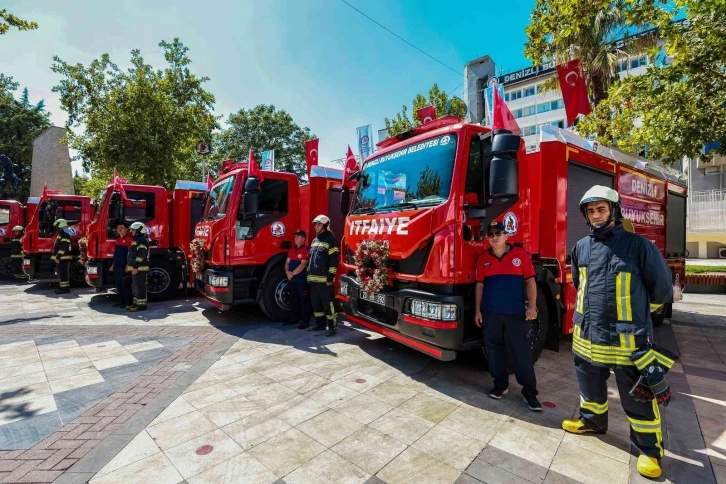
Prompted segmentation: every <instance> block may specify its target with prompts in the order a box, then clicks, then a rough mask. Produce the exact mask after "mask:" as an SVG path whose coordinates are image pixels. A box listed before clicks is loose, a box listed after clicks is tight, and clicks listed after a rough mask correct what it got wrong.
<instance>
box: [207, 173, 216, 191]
mask: <svg viewBox="0 0 726 484" xmlns="http://www.w3.org/2000/svg"><path fill="white" fill-rule="evenodd" d="M213 184H214V183H213V181H212V174H211V173H207V191H210V190H211V189H212V185H213Z"/></svg>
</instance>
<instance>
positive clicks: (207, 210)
mask: <svg viewBox="0 0 726 484" xmlns="http://www.w3.org/2000/svg"><path fill="white" fill-rule="evenodd" d="M234 179H235V176H230V177H228V178H225V179H224V180H222V181H221V182H219V183H217V184H216V185H214V186H213V187H212V189H211V190H210V191H209V195H208V196H207V203H206V205H205V206H204V215H203V216H202V218H204V219H207V218H209V219H219V218H222V217H224V214H225V213H227V207H228V206H229V199H230V197H231V196H232V189H233V188H234Z"/></svg>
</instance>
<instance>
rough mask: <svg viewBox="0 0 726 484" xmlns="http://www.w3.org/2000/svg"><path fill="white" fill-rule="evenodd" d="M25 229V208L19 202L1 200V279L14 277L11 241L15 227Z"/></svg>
mask: <svg viewBox="0 0 726 484" xmlns="http://www.w3.org/2000/svg"><path fill="white" fill-rule="evenodd" d="M16 225H20V226H21V227H25V207H24V206H23V204H22V203H20V202H18V201H17V200H0V278H2V279H8V278H12V277H13V271H12V267H11V259H10V240H12V238H13V227H15V226H16Z"/></svg>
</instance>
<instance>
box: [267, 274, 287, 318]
mask: <svg viewBox="0 0 726 484" xmlns="http://www.w3.org/2000/svg"><path fill="white" fill-rule="evenodd" d="M289 300H290V299H289V296H288V295H287V277H285V269H284V268H283V267H282V266H277V267H275V268H274V269H272V270H271V271H270V272H269V274H267V279H266V280H265V281H264V286H263V292H262V295H261V296H260V309H262V312H264V313H265V314H266V315H267V317H268V318H270V319H271V320H273V321H276V322H279V321H287V319H288V318H289V317H290V309H289V308H290V306H289Z"/></svg>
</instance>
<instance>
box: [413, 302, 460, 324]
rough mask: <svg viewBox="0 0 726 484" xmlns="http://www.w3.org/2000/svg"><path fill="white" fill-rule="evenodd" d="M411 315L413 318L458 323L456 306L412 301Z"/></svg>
mask: <svg viewBox="0 0 726 484" xmlns="http://www.w3.org/2000/svg"><path fill="white" fill-rule="evenodd" d="M410 307H411V309H410V313H411V315H413V316H416V317H419V318H426V319H436V320H439V321H456V304H442V303H437V302H430V301H423V300H421V299H412V300H411V306H410Z"/></svg>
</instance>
